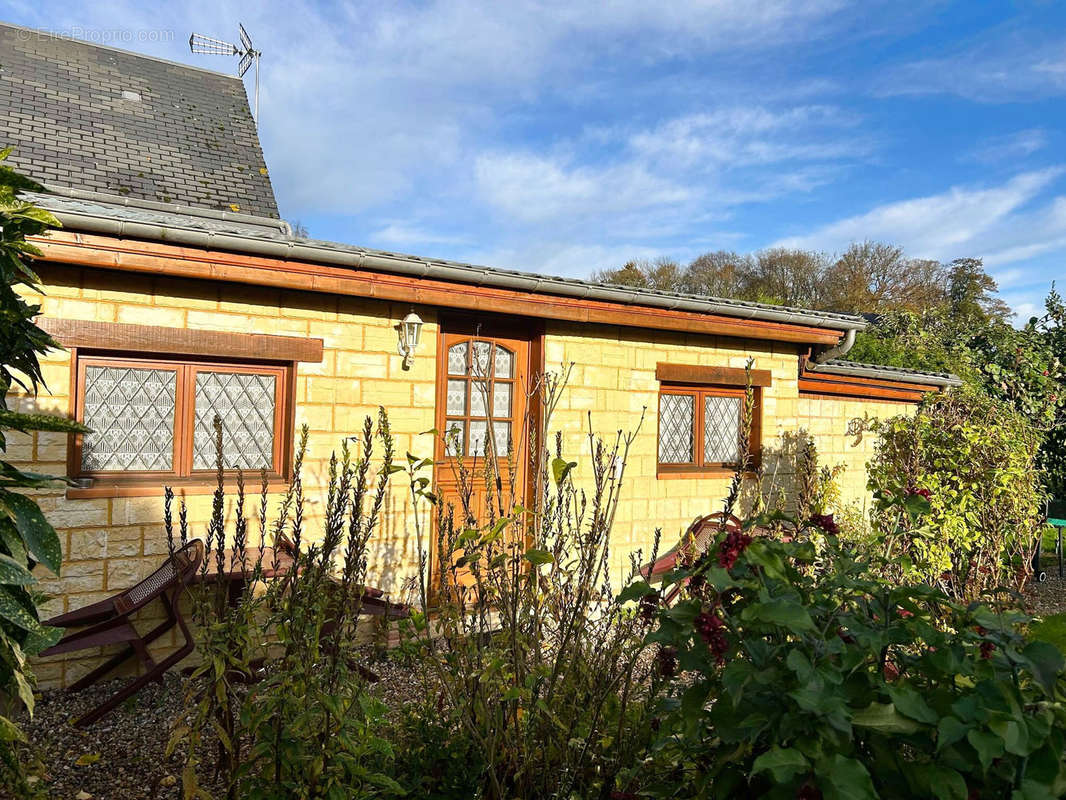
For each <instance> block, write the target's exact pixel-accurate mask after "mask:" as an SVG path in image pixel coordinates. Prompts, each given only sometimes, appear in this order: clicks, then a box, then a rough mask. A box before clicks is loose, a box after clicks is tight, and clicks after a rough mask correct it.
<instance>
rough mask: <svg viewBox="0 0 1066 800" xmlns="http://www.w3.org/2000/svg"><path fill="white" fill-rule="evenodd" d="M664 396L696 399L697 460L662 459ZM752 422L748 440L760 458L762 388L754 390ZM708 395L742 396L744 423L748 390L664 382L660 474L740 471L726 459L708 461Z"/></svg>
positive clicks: (751, 450) (675, 475)
mask: <svg viewBox="0 0 1066 800" xmlns="http://www.w3.org/2000/svg"><path fill="white" fill-rule="evenodd" d="M663 395H687V396H690V397H692V398H693V401H692V402H693V421H692V426H693V428H692V434H693V442H692V444H693V448H692V449H693V460H692V461H690V462H688V463H683V464H677V463H671V464H666V463H663V462H661V461H659V441H660V439H659V437H660V435H661V432H662V431H661V427H662V397H663ZM752 395H753V397H752V402H753V413H752V425H751V438H750V441H749V442H748V451H749V453H750V454H751V455H752V456H753V457H754V458H757V457H758V453H759V449H760V442H761V439H762V434H761V429H762V389H761V388H760V387H753V389H752ZM705 397H737V398H740V419H741V425H743V419H744V414H745V413H746V408H747V405H748V399H747V392H746V390H745V389H741V388H737V387H736V386H696V385H685V384H667V383H664V384H661V385H660V387H659V406H658V413H657V415H656V427H655V464H656V477H659V478H681V477H714V476H720V475H729V474H732V473H733V472H735V471H736V468H737V466H738V465H737V464H734V463H726V462H706V461H704V452H703V449H704V428H703V426H704V413H705V404H704V398H705ZM740 435H741V429H740V428H738V429H737V437H738V439H739V438H740Z"/></svg>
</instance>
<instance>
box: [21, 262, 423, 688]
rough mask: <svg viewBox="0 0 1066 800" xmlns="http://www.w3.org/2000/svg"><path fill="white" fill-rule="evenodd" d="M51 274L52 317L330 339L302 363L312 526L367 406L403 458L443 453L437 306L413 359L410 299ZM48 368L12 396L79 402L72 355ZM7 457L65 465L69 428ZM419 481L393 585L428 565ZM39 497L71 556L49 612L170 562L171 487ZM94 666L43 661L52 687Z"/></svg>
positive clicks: (386, 557)
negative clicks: (408, 352)
mask: <svg viewBox="0 0 1066 800" xmlns="http://www.w3.org/2000/svg"><path fill="white" fill-rule="evenodd" d="M41 275H42V278H43V280H44V283H45V287H46V288H45V292H46V295H45V296H44V297H43V298H40V297H38V298H37V299H35V300H34V302H40V303H41V304H42V307H43V313H44V315H45V316H46V317H56V318H66V319H83V320H99V321H105V322H124V323H136V324H143V325H160V326H168V327H175V328H190V329H198V330H222V331H229V332H236V333H270V334H280V335H287V336H300V335H306V336H312V337H317V338H321V339H322V340H323V346H324V351H323V359H322V362H321V363H317V364H314V363H301V364H299V366H298V369H297V377H296V425H297V428H299V426H300V425H301V424H303V423H306V424H307V425H308V426H309V427H310V447H309V452H308V457H307V460H306V462H305V468H304V478H305V487H306V492H307V495H308V501H309V507H308V513H309V518H310V519H309V523H308V526H307V527H308V528H309V529H310V530H312V531H313V530H314V529H315V527H316V526H315V519H316V517H317V515H318V514H320V513H321V509H322V507H323V504H324V496H323V495H324V492H323V487H324V484H325V483H326V476H327V467H328V461H329V456H330V453H331V452H332V451H333V450H334V449H335V448H337V447H339V445H340V441H341V439H342V438H343V437H345V436H349V435H351V434H354V433H357V432H358V431H359V430H360V429H361V427H362V424H363V420H364V419H365V417H366V416H367V415H368V414H374V415H376V413H377V408H378V406H379V405H384V406H385V407H386V408H387V409H388V412H389V418H390V420H391V424H392V428H393V431H394V433H395V439H396V451H397V453H398V457H399V458H400V459H401V460H403V461H404V463H405V459H404V456H405V454H406V453H407V452H408V451H412V452H416V453H419V454H423V453H424V454H426V455H432V444H433V443H432V440H431V438H430V437H429V436H422V437H419V436H418V433H419V432H421V431H426V430H429V429H430V428H432V427H433V425H434V410H433V406H434V402H435V384H434V381H435V379H436V370H435V364H434V362H435V349H434V348H435V346H436V341H435V340H436V331H437V323H436V315H435V314H434V312H433V310H432V309H429V310H425V309H420V313H421V315H422V317H423V319H424V320H425V323H426V325H425V328H424V330H423V344H422V347H421V350H420V355H421V357H420V358H416V359H415V361H414V364H413V365H412V367H411V369H410V370H404V369H402V367H401V360H402V359H401V357H400V356H399V355H398V354H397V352H396V341H397V333H396V330H395V328H394V326H395V325H396V324H397V323H398V322H399V320H400V319H402V318H403V316H404V315H405V314H406V313H407V312H408V311H409V310H410V307H409V305H403V306H399V305H396V306H393V305H390V304H388V303H385V302H382V301H375V300H364V299H360V298H352V297H338V296H334V295H321V294H310V293H301V292H283V291H279V290H273V289H265V288H257V287H252V286H238V285H231V284H207V283H203V282H194V281H186V280H177V279H170V278H163V277H151V276H142V275H136V274H128V273H111V272H104V271H100V270H95V269H75V268H66V267H57V266H53V265H41ZM42 370H43V373H44V377H45V380H46V382H47V386H48V391H42V392H41V394H40V396H39V397H38V398H36V399H33V398H30V397H15V398H13V399H14V403H13V407H14V408H17V409H19V410H26V411H28V410H40V411H42V412H48V413H57V414H63V415H66V414H68V413H69V412H70V398H69V396H68V395H69V386H70V355H69V354H68V353H66V352H56V353H52V354H49V355H48V356H46V357H45V358H43V359H42ZM378 449H379V452H380V447H379V448H378ZM8 455H9V456H10V458H11V459H12V460H13V461H14V462H15V463H17V464H20V465H22V466H26V467H32V468H33V469H34V470H36V471H40V472H47V473H51V474H63V473H64V472H65V470H66V457H67V437H66V436H65V435H61V434H53V433H45V432H39V433H33V434H30V435H24V434H17V433H12V434H10V435H9V449H8ZM398 477H399V478H401V479H402V478H403V476H402V475H399V476H398ZM250 482H251V483H254V482H255V481H254V479H252V480H251V481H250ZM253 491H257V490H253ZM406 492H407V487H406V483H405V482H403V481H400V482H399V483H397V484H395V485H394V486H393V488H392V489H391V490H390V495H389V498H388V508H389V512H390V513H388V514H387V515H386V516H385V518H384V520H383V523H382V527H381V530H380V531H379V533H378V535H376V536H375V538H374V540H373V542H372V547H373V548H374V552H373V555H372V558H371V559H370V561H371V567H370V569H371V575H370V577H371V579H372V580H373V581H374V583H375V584H376V585H378V586H381V587H382V588H385V589H387V590H393V591H395V590H396V589H398V588H399V585H400V582H401V581H402V579H403V578H404V577H406V576H408V575H411V574H413V573H414V572H415V571H416V567H415V565H416V563H417V558H416V555H415V552H414V549H415V545H414V541H413V539H412V537H409V536H407V535H406V533H405V531H406V529H407V527H408V520H407V513H408V504H407V495H406ZM36 495H37V500H38V502H39V503H40V505H41V507H42V509H43V510H44V511H45V514H46V516H47V517H48V519H49V520H50V521H51V522H52V524H53V525H54V526H55V527H56V529H57V530H58V531H59V534H60V539H61V542H62V545H63V554H64V560H63V570H62V573H63V574H62V577H61V578H59V579H54V578H49V577H47V576H45V575H42V578H43V580H42V581H41V585H40V586H41V588H42V590H43V591H45V592H47V593H49V594H50V595H53V596H54V598H55V599H54V600H52V601H51V602H49V603H48V604H47V605H46V606H45V609H44V612H43V613H44V614H45V615H48V616H50V615H52V614H57V613H62V612H64V611H69V610H74V609H77V608H80V607H82V606H84V605H87V604H89V603H92V602H95V601H97V600H100V599H103V598H105V597H108V596H110V595H112V594H115V593H116V592H118V591H121V590H122V589H125V588H127V587H129V586H131V585H133V584H134V583H136V582H137V581H138V580H140V579H141V578H143V577H145V576H146V575H147V574H149V573H150V572H151V571H152V570H153V569H155V568H156V567H158V566H159V564H160V563H161V560H162V556H163V554H165V552H166V548H167V544H166V537H165V535H164V529H163V526H162V517H163V501H162V497H126V498H120V497H116V498H94V499H68V498H66V497H65V496H64V490H63V489H57V490H51V491H42V492H37V493H36ZM210 502H211V496H210V494H195V495H189V496H188V497H187V503H188V506H189V512H190V513H189V518H190V520H191V521H192V523H193V524H192V526H191V527H192V535H193V536H199V537H204V535H205V524H204V523H206V521H207V519H208V517H209V514H210ZM249 505H253V506H254V505H256V503H254V502H253V503H249ZM272 505H273V504H272ZM231 506H232V503H231ZM161 642H162V647H156V648H154V650H155V651H158V652H160V653H165V652H166V649H167V647H168V646H169V647H172V646H174V645H175V644H176V642H174V641H171V642H169V643H168V642H165V641H163V640H161ZM92 665H93V658H92V657H91V656H90V657H86V656H85V654H79V656H78V657H77V658H57V659H50V660H49V659H45V660H43V662H42V663H40V664H38V666H37V667H36V672H37V675H38V678H39V680H40V681H41V684H42V685H44V686H48V685H61V684H67V683H70V682H72V681H73V680H76V679H77V677H78V676H79V675H80V674H83V673H84V672H85V671H86V670H87V669H88V668H90V667H91V666H92Z"/></svg>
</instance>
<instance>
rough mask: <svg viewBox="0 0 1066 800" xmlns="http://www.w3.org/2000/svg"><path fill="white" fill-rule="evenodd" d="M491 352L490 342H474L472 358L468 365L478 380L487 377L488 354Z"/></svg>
mask: <svg viewBox="0 0 1066 800" xmlns="http://www.w3.org/2000/svg"><path fill="white" fill-rule="evenodd" d="M491 352H492V343H491V342H474V358H473V359H472V363H471V365H470V371H471V372H472V373H473V374H474V375H476V376H478V377H479V378H484V377H488V374H489V354H490V353H491Z"/></svg>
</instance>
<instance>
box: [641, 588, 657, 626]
mask: <svg viewBox="0 0 1066 800" xmlns="http://www.w3.org/2000/svg"><path fill="white" fill-rule="evenodd" d="M658 610H659V593H658V592H655V591H652V592H649V593H648V594H646V595H644V596H643V597H642V598H640V605H639V606H638V612H637V613H639V614H640V618H641V619H642V620H644V621H645V622H651V621H652V620H653V619H655V612H656V611H658Z"/></svg>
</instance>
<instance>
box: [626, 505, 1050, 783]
mask: <svg viewBox="0 0 1066 800" xmlns="http://www.w3.org/2000/svg"><path fill="white" fill-rule="evenodd" d="M769 524H773V525H775V526H777V527H781V526H784V527H785V528H786V529H787V530H788V533H789V538H790V540H791V541H782V540H778V539H775V538H771V537H767V536H763V535H760V531H761V530H763V529H764V526H766V525H769ZM811 528H812V526H811V525H809V524H807V525H801V524H798V523H795V522H793V521H791V520H787V519H784V518H782V517H780V516H777V517H775V518H773V519H768V518H755V519H752V520H749V521H748V522H747V523H746V524H745V526H744V532H729V533H723V534H721V535H720V536H719V537H718V539H717V541H716V542H715V544H714V546H713V547H712V548H711V549H710V550H709V551H708V553H707V555H706V556H705V557H704V558H702V559H701V560H700V561H698V562H697V563H696V564H694V565H692V566H691V567H690V568H686V569H682V570H679V571H678V572H677V573H676V574H675V575H674V576H673V578H672V579H673V580H675V581H682V580H687V581H688V590H687V592H688V594H687V596H686V598H685V599H684V600H682V601H681V602H680V603H678V604H677V605H675V606H674V607H673V608H670V609H663V610H661V611H660V614H659V624H658V627H657V628H656V630H655V631H653V632H652V633H651V634H650V635H649V637H648V639H649V641H650V642H653V643H655V644H656V645H657V646H658V647H659V648H660V649H659V658H658V661H659V666H660V669H661V670H662V671H663V672H664V673H665V674H668V675H674V674H678V673H683V674H684V675H685V679H684V680H680V681H677V682H675V683H674V693H673V695H672V697H671V698H670V700H669V702H667V703H666V704H665V705H664V707H663V714H664V716H663V720H662V723H661V737H660V739H659V742H658V744H657V753H656V764H657V768H656V769H655V770H654V771H655V773H656V777H657V780H656V784H655V786H653V787H651V789H650V790H649V792H648V794H650V795H651V796H656V797H678V798H680V797H686V798H689V797H708V798H729V797H739V796H744V797H782V798H786V797H787V798H793V797H801V798H820V797H825V798H900V799H901V800H902V798H928V797H935V798H944V799H945V800H967V798H973V797H989V798H991V797H997V798H999V797H1011V798H1018V800H1021V798H1030V797H1031V798H1035V797H1049V798H1050V797H1059V796H1062V793H1063V792H1064V791H1066V763H1064V747H1066V706H1064V705H1063V700H1064V699H1066V695H1064V693H1063V692H1064V686H1066V684H1064V674H1063V667H1064V662H1063V656H1062V654H1061V653H1060V652H1059V651H1058V650H1057V649H1056V648H1055V647H1054V646H1052V645H1050V644H1047V643H1044V642H1027V641H1026V640H1025V639H1024V637H1023V636H1022V633H1021V631H1022V630H1023V627H1024V625H1025V624H1026V623H1027V622H1028V621H1029V619H1028V618H1027V617H1025V616H1023V615H1022V614H1019V613H1017V612H1011V611H1005V612H1000V611H997V610H993V609H992V608H989V607H988V606H985V605H980V604H971V605H963V604H961V603H958V602H957V601H954V600H952V599H951V598H949V597H948V596H947V595H945V594H944V593H942V592H941V591H939V590H938V589H935V588H931V587H928V586H923V585H910V584H906V583H896V584H893V583H886V582H884V581H881V580H879V579H877V578H876V577H871V576H872V575H876V574H877V573H878V571H879V565H876V564H870V563H868V562H865V561H863V560H859V559H855V558H854V557H853V556H852V554H851V553H850V552H849V551H848V550H847V549H845V548H841V547H839V546H837V544H836V542H835V537H832V536H829V537H828V539H829V543H830V544H829V549H830V558H828V559H825V558H823V559H821V563H823V564H826V566H825V567H824V568H821V569H819V568H818V567H817V563H816V559H815V552H814V547H813V546H812V545H811V543H810V542H809V541H807V539H808V534H809V533H810V530H811ZM821 533H822V534H824V533H825V531H822V532H821ZM651 591H652V589H651V587H648V586H641V585H640V584H639V583H638V584H636V589H635V590H632V591H631V592H630V593H631V594H639V595H644V596H648V595H650V593H651Z"/></svg>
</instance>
